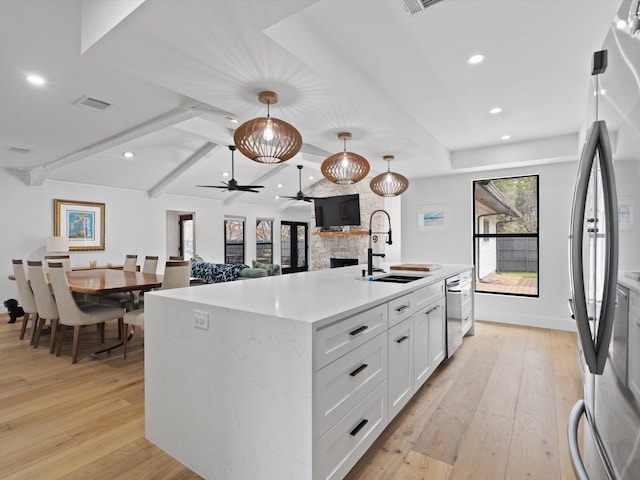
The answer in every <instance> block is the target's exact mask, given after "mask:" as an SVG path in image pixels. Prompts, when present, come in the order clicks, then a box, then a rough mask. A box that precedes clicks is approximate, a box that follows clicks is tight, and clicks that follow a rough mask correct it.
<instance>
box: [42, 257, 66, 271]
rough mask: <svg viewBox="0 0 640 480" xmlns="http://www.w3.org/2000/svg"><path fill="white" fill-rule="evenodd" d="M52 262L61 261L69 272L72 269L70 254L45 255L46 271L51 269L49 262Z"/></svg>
mask: <svg viewBox="0 0 640 480" xmlns="http://www.w3.org/2000/svg"><path fill="white" fill-rule="evenodd" d="M51 262H60V263H62V264H63V265H64V269H65V271H67V272H70V271H71V258H70V257H69V255H45V256H44V271H45V272H47V271H49V264H50V263H51Z"/></svg>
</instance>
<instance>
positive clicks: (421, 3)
mask: <svg viewBox="0 0 640 480" xmlns="http://www.w3.org/2000/svg"><path fill="white" fill-rule="evenodd" d="M441 1H442V0H402V2H403V4H404V9H405V11H406V12H407V13H408V14H409V15H415V14H416V13H419V12H421V11H423V10H424V9H425V8H427V7H430V6H431V5H433V4H434V3H438V2H441Z"/></svg>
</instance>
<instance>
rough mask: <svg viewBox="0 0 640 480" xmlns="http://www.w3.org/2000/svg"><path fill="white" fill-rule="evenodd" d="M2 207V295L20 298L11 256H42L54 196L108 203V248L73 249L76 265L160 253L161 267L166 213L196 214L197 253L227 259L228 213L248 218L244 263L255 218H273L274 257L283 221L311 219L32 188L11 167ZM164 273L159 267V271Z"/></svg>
mask: <svg viewBox="0 0 640 480" xmlns="http://www.w3.org/2000/svg"><path fill="white" fill-rule="evenodd" d="M0 192H2V196H3V199H2V206H1V207H0V221H1V222H2V225H3V226H4V227H3V235H2V236H1V237H0V252H1V253H0V266H1V267H0V273H2V274H1V275H0V299H1V300H3V301H4V300H6V299H7V298H18V297H17V295H18V293H17V289H16V286H15V283H14V282H13V281H10V280H8V278H7V277H8V275H9V274H11V273H12V269H11V259H13V258H20V259H23V260H42V259H43V258H44V255H45V253H46V252H45V244H46V239H47V237H48V236H50V235H53V200H54V199H64V200H78V201H91V202H101V203H105V217H106V218H105V237H106V238H105V250H104V251H89V252H70V256H71V265H72V266H73V267H80V266H88V265H89V261H90V260H96V261H97V262H98V264H99V265H105V264H107V263H112V264H114V265H115V264H122V263H123V261H124V257H125V255H127V254H137V255H138V258H139V259H141V258H144V256H145V255H158V256H159V257H160V262H161V263H160V265H162V264H163V262H164V261H165V259H166V256H165V253H166V251H167V249H166V232H167V228H166V218H167V214H166V212H167V211H168V210H173V211H188V212H195V219H196V227H195V228H196V232H195V234H196V238H195V242H196V249H197V250H196V252H197V254H198V255H200V256H201V257H203V258H204V259H205V260H207V261H212V262H220V263H221V262H223V261H224V226H223V218H224V215H225V214H227V215H238V216H244V217H246V219H247V224H246V230H245V234H246V248H245V262H246V263H251V260H252V259H255V255H256V247H255V240H254V239H255V220H256V218H273V219H274V259H275V260H274V261H275V262H276V263H278V260H279V258H280V242H279V232H280V220H294V221H302V222H308V221H309V213H308V211H306V210H304V209H302V210H301V209H295V208H292V209H288V210H285V211H283V212H280V211H278V210H277V209H275V208H272V207H268V206H262V205H249V204H240V203H238V204H232V205H231V206H228V207H225V206H223V205H222V204H221V203H220V202H217V201H214V200H206V199H197V198H190V197H177V196H168V195H167V196H161V197H160V198H157V199H150V198H149V197H148V196H147V194H146V193H145V192H137V191H130V190H123V189H115V188H103V187H94V186H88V185H77V184H69V183H61V182H52V181H48V182H46V183H45V184H44V186H42V187H28V186H26V185H25V184H24V183H23V182H22V181H21V180H19V179H18V178H16V177H15V176H14V175H13V173H12V172H10V171H8V170H4V169H2V170H0ZM158 271H160V268H159V270H158Z"/></svg>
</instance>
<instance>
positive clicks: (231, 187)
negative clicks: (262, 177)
mask: <svg viewBox="0 0 640 480" xmlns="http://www.w3.org/2000/svg"><path fill="white" fill-rule="evenodd" d="M229 150H231V180H229V182H220V183H222V185H197V186H198V187H207V188H221V189H223V190H226V191H228V192H236V191H238V192H253V193H260V192H259V191H258V190H255V189H256V188H264V185H238V181H237V180H236V179H235V172H234V162H233V152H235V151H236V146H235V145H229Z"/></svg>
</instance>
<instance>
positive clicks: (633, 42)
mask: <svg viewBox="0 0 640 480" xmlns="http://www.w3.org/2000/svg"><path fill="white" fill-rule="evenodd" d="M636 17H637V19H636ZM638 26H640V13H638V0H625V1H623V2H622V4H621V6H620V9H619V10H618V14H617V17H616V18H615V19H612V22H611V28H610V30H609V32H608V34H607V37H606V39H605V40H604V44H603V47H602V50H601V51H599V52H596V53H594V58H593V62H592V70H593V71H592V79H593V80H592V86H593V88H592V91H591V92H590V94H589V108H588V117H590V118H588V119H586V121H585V124H586V125H589V127H588V130H587V134H586V140H585V142H584V145H583V149H582V153H581V157H580V164H579V167H578V174H577V180H576V185H575V190H574V199H573V209H572V215H571V230H570V233H569V259H570V268H569V270H570V278H571V299H570V301H569V303H570V307H571V313H572V316H573V318H574V319H575V321H576V326H577V329H578V338H579V361H580V365H581V367H582V368H583V373H584V399H582V400H580V401H579V402H578V403H577V404H576V405H575V407H574V408H573V411H572V413H571V418H570V420H569V426H568V438H569V449H570V454H571V460H572V463H573V467H574V472H575V473H576V477H577V478H578V479H591V480H600V479H640V401H639V399H637V398H634V396H633V394H632V393H631V391H630V390H629V388H628V387H627V365H628V361H629V358H632V357H634V356H630V355H629V352H630V351H634V349H638V348H640V345H634V344H633V343H632V342H629V341H628V340H629V337H628V332H629V323H628V322H629V320H628V313H627V312H628V296H629V291H628V290H627V289H626V288H624V286H623V285H619V275H623V274H622V273H621V272H624V271H627V270H633V269H636V270H637V269H639V267H640V263H639V255H640V237H639V235H638V230H640V226H638V225H634V223H633V222H632V221H630V219H629V216H628V215H627V216H625V217H620V216H619V204H620V205H622V204H623V205H624V206H625V208H626V209H627V213H628V212H629V211H633V210H634V209H635V208H636V207H637V205H638V194H639V193H640V35H639V36H635V35H634V33H635V32H634V30H635V28H637V27H638ZM621 218H624V222H623V224H621V220H620V219H621ZM581 419H582V421H581ZM580 424H581V425H582V432H583V438H582V440H583V442H582V444H583V445H582V449H580V448H579V444H580V442H579V438H578V436H579V433H578V432H579V431H580V429H579V425H580Z"/></svg>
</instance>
